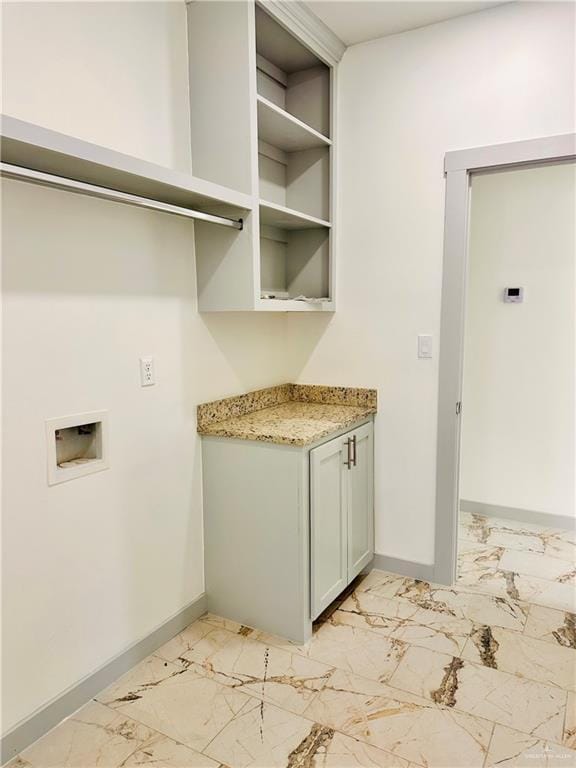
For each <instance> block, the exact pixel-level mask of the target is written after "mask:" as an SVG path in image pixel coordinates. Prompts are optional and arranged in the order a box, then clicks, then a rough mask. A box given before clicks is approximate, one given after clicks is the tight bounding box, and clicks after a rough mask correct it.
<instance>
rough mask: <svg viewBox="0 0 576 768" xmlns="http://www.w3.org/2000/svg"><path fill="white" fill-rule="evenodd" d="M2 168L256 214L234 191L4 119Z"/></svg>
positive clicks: (247, 199)
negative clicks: (22, 169)
mask: <svg viewBox="0 0 576 768" xmlns="http://www.w3.org/2000/svg"><path fill="white" fill-rule="evenodd" d="M1 123H2V132H1V136H2V142H1V158H2V162H4V163H10V164H11V165H19V166H23V167H25V168H32V169H33V170H35V171H42V172H44V173H50V174H53V175H55V176H65V177H66V178H69V179H75V180H76V181H83V182H86V183H88V184H95V185H96V186H99V187H106V188H108V189H114V190H117V191H119V192H127V193H128V194H132V195H139V196H140V197H147V198H150V199H152V200H159V201H161V202H163V203H169V204H171V205H179V206H183V207H185V208H196V209H202V210H209V209H210V207H214V206H222V205H224V206H229V207H231V211H241V210H251V209H252V199H251V198H250V197H249V196H248V195H245V194H243V193H242V192H236V191H235V190H233V189H228V187H223V186H220V185H219V184H213V183H212V182H210V181H206V180H205V179H198V178H196V177H195V176H192V175H190V174H186V173H181V172H180V171H175V170H173V169H171V168H165V167H163V166H161V165H156V164H155V163H149V162H148V161H146V160H141V159H140V158H137V157H132V156H131V155H125V154H123V153H122V152H116V151H115V150H113V149H108V148H107V147H102V146H100V145H99V144H92V143H91V142H88V141H83V140H82V139H77V138H75V137H74V136H67V135H66V134H64V133H58V132H57V131H52V130H50V129H48V128H43V127H41V126H39V125H34V124H33V123H27V122H25V121H24V120H18V119H17V118H15V117H10V116H8V115H2V117H1Z"/></svg>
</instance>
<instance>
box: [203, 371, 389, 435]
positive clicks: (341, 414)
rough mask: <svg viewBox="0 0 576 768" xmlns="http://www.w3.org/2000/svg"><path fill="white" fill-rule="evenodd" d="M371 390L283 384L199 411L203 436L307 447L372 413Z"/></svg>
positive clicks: (206, 405)
mask: <svg viewBox="0 0 576 768" xmlns="http://www.w3.org/2000/svg"><path fill="white" fill-rule="evenodd" d="M376 405H377V395H376V390H375V389H357V388H352V387H324V386H315V385H307V384H282V385H280V386H277V387H269V388H267V389H260V390H258V391H256V392H249V393H248V394H246V395H239V396H238V397H229V398H226V399H225V400H216V401H215V402H213V403H204V404H202V405H199V406H198V432H199V433H200V434H201V435H214V436H219V437H230V438H236V439H237V440H259V441H263V442H267V443H281V444H284V445H298V446H303V445H310V444H311V443H314V442H316V441H317V440H320V439H321V438H323V437H326V436H328V435H330V434H332V433H335V432H338V431H339V430H341V429H343V428H345V427H348V426H352V425H354V424H356V423H357V422H359V421H361V420H362V419H365V418H366V417H367V416H370V415H371V414H374V413H376Z"/></svg>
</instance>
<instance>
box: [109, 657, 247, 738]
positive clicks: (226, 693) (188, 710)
mask: <svg viewBox="0 0 576 768" xmlns="http://www.w3.org/2000/svg"><path fill="white" fill-rule="evenodd" d="M97 698H98V701H100V702H102V703H103V704H106V705H108V707H110V708H112V709H113V710H116V711H117V712H121V713H122V714H124V715H126V716H128V717H132V718H134V719H135V720H138V721H139V722H140V723H143V724H144V725H147V726H149V727H150V728H154V729H156V730H158V731H160V732H161V733H164V734H166V736H169V737H170V738H172V739H174V740H175V741H178V742H180V743H181V744H185V745H186V746H189V747H192V748H193V749H196V750H199V751H202V750H203V749H204V747H206V746H207V745H208V744H209V743H210V741H211V740H212V739H213V738H214V736H216V734H217V733H218V732H219V731H221V730H222V728H223V727H224V726H225V725H227V724H228V722H229V721H230V720H231V719H232V718H233V717H234V715H235V714H237V713H238V712H239V711H240V710H241V709H242V707H243V706H244V705H245V704H246V703H247V702H249V701H252V699H251V698H250V697H249V696H247V695H246V694H244V693H241V692H240V691H236V690H234V689H232V688H229V687H228V686H225V685H221V684H220V683H217V682H216V681H214V680H210V679H208V678H207V677H205V676H203V675H200V674H198V673H197V672H195V671H193V670H192V669H188V668H185V667H181V666H176V665H175V664H171V663H170V662H167V661H164V660H163V659H161V658H160V657H158V656H151V657H150V658H148V659H147V660H146V661H144V662H142V664H139V665H138V666H137V667H135V668H134V669H133V670H132V671H131V672H129V673H128V674H127V675H125V676H124V677H122V678H120V680H119V681H118V683H115V684H114V685H112V686H110V688H108V689H106V690H105V691H103V692H102V693H101V694H99V695H98V697H97Z"/></svg>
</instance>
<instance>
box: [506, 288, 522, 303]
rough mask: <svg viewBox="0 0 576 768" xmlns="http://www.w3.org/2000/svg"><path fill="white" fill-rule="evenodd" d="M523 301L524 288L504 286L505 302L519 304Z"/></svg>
mask: <svg viewBox="0 0 576 768" xmlns="http://www.w3.org/2000/svg"><path fill="white" fill-rule="evenodd" d="M523 301H524V288H504V302H505V303H506V304H521V303H522V302H523Z"/></svg>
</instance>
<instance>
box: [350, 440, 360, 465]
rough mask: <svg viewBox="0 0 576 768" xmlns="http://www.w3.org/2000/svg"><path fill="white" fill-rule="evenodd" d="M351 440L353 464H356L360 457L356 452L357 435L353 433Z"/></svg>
mask: <svg viewBox="0 0 576 768" xmlns="http://www.w3.org/2000/svg"><path fill="white" fill-rule="evenodd" d="M350 440H351V442H352V464H353V465H354V466H356V460H357V458H358V456H357V454H356V435H352V437H351V438H350Z"/></svg>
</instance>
